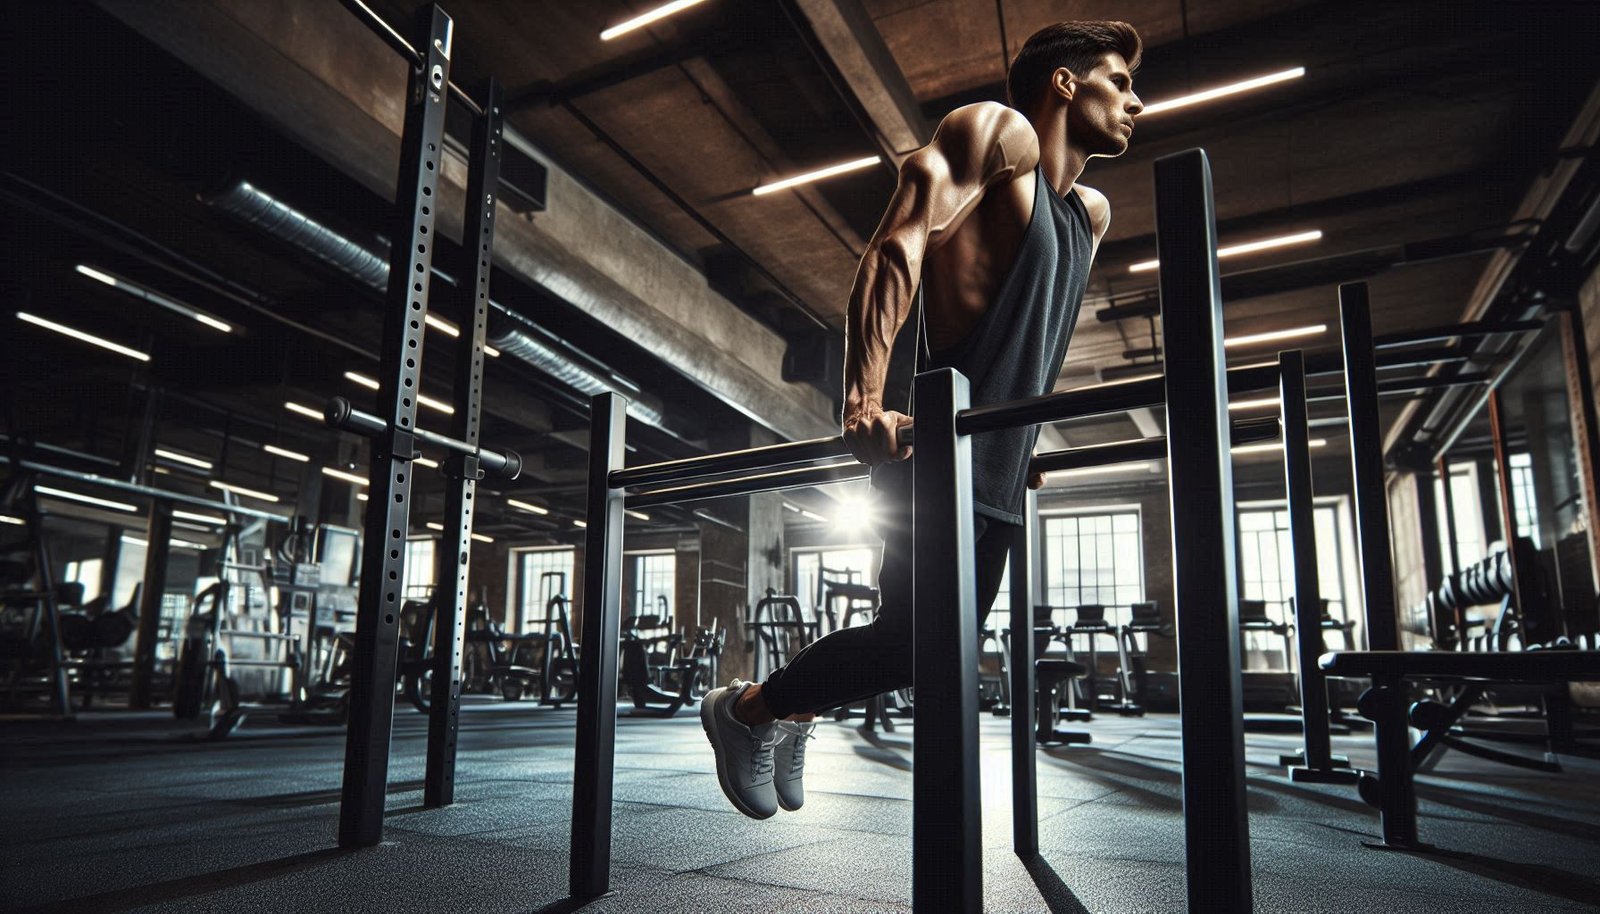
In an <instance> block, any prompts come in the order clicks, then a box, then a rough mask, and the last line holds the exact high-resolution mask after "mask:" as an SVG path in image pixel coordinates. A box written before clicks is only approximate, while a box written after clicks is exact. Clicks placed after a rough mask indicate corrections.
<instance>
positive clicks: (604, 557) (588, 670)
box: [567, 393, 628, 901]
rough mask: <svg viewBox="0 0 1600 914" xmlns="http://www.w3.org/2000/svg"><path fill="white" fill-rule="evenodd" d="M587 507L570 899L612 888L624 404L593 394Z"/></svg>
mask: <svg viewBox="0 0 1600 914" xmlns="http://www.w3.org/2000/svg"><path fill="white" fill-rule="evenodd" d="M589 410H590V412H589V422H590V431H589V506H588V513H587V514H586V523H588V525H589V526H588V530H587V533H586V536H585V539H584V553H583V638H582V640H581V641H580V642H579V643H580V644H582V645H583V662H581V663H579V664H578V745H577V752H576V755H575V759H574V761H575V765H576V769H575V771H574V775H573V779H572V856H571V859H570V861H569V867H568V874H567V875H568V882H569V886H570V887H569V889H568V891H569V892H570V893H571V897H572V898H573V899H574V900H578V901H589V900H591V899H595V898H599V897H600V896H602V895H605V894H606V893H608V892H609V891H610V890H611V786H612V777H613V775H614V774H615V767H616V749H617V746H616V742H617V642H618V640H619V638H620V626H621V621H622V619H621V613H622V525H623V518H622V507H623V492H622V490H621V489H613V488H611V474H612V473H613V472H614V471H616V470H620V469H622V463H623V457H624V443H625V438H624V436H625V434H626V431H627V414H628V401H627V400H624V399H623V398H622V397H621V396H618V395H617V394H613V393H604V394H597V395H596V396H595V397H594V399H592V400H591V401H590V407H589Z"/></svg>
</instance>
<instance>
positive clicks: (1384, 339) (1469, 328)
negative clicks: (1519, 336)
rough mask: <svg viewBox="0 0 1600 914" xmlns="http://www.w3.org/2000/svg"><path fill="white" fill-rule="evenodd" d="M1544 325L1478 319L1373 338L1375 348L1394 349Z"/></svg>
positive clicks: (1518, 331)
mask: <svg viewBox="0 0 1600 914" xmlns="http://www.w3.org/2000/svg"><path fill="white" fill-rule="evenodd" d="M1543 326H1544V321H1477V322H1475V323H1470V324H1453V325H1452V324H1446V325H1445V326H1443V327H1424V328H1422V329H1420V330H1402V331H1400V332H1399V333H1385V334H1383V335H1382V336H1376V337H1373V338H1372V345H1373V348H1375V349H1393V348H1395V347H1397V346H1414V345H1416V344H1418V343H1443V342H1447V341H1449V340H1463V339H1467V338H1469V337H1475V336H1500V335H1501V334H1505V333H1527V332H1528V331H1530V330H1538V329H1540V328H1542V327H1543Z"/></svg>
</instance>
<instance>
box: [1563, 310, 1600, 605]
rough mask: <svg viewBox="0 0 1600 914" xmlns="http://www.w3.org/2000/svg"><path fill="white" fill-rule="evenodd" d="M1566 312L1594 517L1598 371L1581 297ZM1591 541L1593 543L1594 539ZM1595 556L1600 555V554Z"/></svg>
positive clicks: (1598, 494)
mask: <svg viewBox="0 0 1600 914" xmlns="http://www.w3.org/2000/svg"><path fill="white" fill-rule="evenodd" d="M1564 316H1565V319H1566V323H1565V327H1564V328H1563V329H1564V330H1565V331H1566V339H1565V343H1566V345H1565V346H1564V347H1562V348H1563V349H1564V350H1565V354H1566V359H1567V372H1568V375H1569V377H1571V378H1573V380H1575V381H1577V384H1576V385H1573V386H1576V387H1577V388H1578V405H1577V410H1576V413H1577V418H1578V419H1579V425H1580V428H1579V429H1578V439H1579V445H1578V453H1577V457H1578V482H1579V486H1578V491H1579V492H1580V493H1584V496H1583V497H1584V498H1585V500H1586V502H1587V504H1586V505H1585V508H1584V510H1585V512H1587V513H1588V515H1589V516H1590V517H1593V516H1594V515H1595V513H1596V511H1595V508H1596V507H1597V502H1600V491H1597V488H1600V410H1597V409H1596V407H1595V402H1594V374H1593V372H1592V371H1590V367H1589V337H1588V335H1587V331H1586V330H1585V329H1584V320H1583V308H1582V307H1581V306H1580V304H1579V303H1578V302H1577V301H1571V302H1569V303H1568V305H1567V310H1566V311H1565V313H1564ZM1590 542H1591V544H1592V543H1593V540H1591V541H1590ZM1591 548H1592V547H1591ZM1593 558H1596V559H1600V555H1596V556H1593ZM1591 618H1593V617H1592V616H1591Z"/></svg>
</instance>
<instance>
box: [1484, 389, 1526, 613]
mask: <svg viewBox="0 0 1600 914" xmlns="http://www.w3.org/2000/svg"><path fill="white" fill-rule="evenodd" d="M1488 405H1489V433H1490V438H1491V440H1492V441H1493V443H1494V468H1495V475H1496V476H1497V477H1498V478H1499V485H1498V486H1497V487H1496V490H1497V491H1496V494H1497V495H1498V496H1499V500H1500V526H1501V527H1502V528H1503V530H1504V536H1505V544H1506V555H1507V556H1508V557H1509V558H1510V559H1511V560H1512V561H1511V605H1512V606H1515V607H1516V608H1517V610H1518V611H1519V612H1520V611H1521V610H1522V606H1523V603H1522V592H1521V591H1522V588H1521V587H1520V586H1519V585H1520V583H1521V582H1519V581H1518V580H1517V562H1516V557H1517V550H1516V546H1517V508H1516V505H1515V503H1514V502H1512V500H1511V459H1510V455H1509V454H1508V453H1507V452H1506V426H1505V413H1504V411H1503V410H1502V409H1501V406H1500V391H1499V390H1498V389H1496V390H1491V391H1489V404H1488ZM1519 624H1520V623H1519ZM1518 633H1519V634H1520V635H1522V636H1523V637H1524V638H1526V637H1527V632H1526V631H1522V630H1519V632H1518Z"/></svg>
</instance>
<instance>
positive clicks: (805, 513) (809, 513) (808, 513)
mask: <svg viewBox="0 0 1600 914" xmlns="http://www.w3.org/2000/svg"><path fill="white" fill-rule="evenodd" d="M800 516H801V517H809V518H810V519H812V520H814V521H816V522H817V523H819V524H825V523H827V522H828V519H827V518H826V517H823V516H822V515H821V514H817V513H816V512H814V511H807V510H805V509H804V508H802V509H801V510H800Z"/></svg>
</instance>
